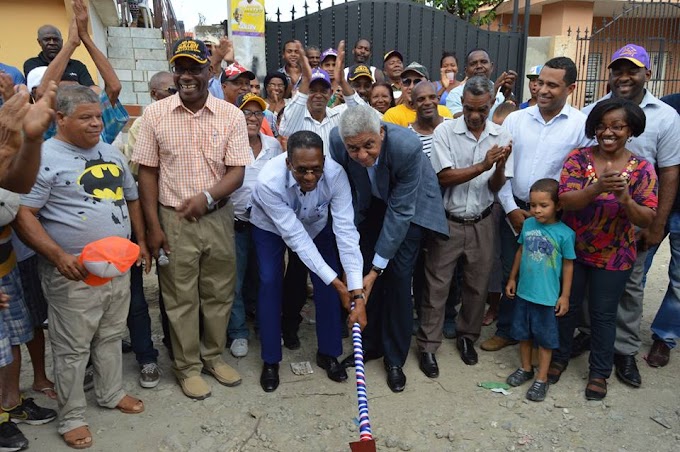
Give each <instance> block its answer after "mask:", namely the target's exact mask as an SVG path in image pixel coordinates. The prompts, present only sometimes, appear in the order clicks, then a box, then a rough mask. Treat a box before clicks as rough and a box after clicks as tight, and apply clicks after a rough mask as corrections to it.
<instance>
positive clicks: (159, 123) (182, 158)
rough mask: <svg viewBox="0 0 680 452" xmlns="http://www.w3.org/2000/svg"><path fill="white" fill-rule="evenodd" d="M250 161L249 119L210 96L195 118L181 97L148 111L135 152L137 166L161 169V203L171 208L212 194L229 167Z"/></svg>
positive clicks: (153, 105) (170, 99)
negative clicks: (204, 193) (210, 190)
mask: <svg viewBox="0 0 680 452" xmlns="http://www.w3.org/2000/svg"><path fill="white" fill-rule="evenodd" d="M252 160H253V153H252V151H251V150H250V144H249V142H248V131H247V129H246V120H245V116H243V113H242V112H241V110H239V109H238V108H236V107H235V106H233V105H231V104H229V103H227V102H225V101H223V100H219V99H216V98H215V97H213V96H211V95H208V98H207V100H206V103H205V106H204V107H203V108H202V109H200V110H199V111H197V112H196V113H194V112H192V111H191V110H189V109H187V108H186V107H184V105H183V104H182V102H181V100H180V98H179V94H175V95H173V96H170V97H167V98H165V99H163V100H159V101H158V102H154V103H152V104H151V105H149V106H148V107H146V109H145V110H144V114H143V115H142V124H141V126H140V130H139V134H138V135H137V142H136V143H135V147H134V149H133V151H132V161H133V162H136V163H139V164H140V165H144V166H149V167H154V168H156V167H157V168H159V178H158V184H159V192H158V201H159V202H160V203H161V204H163V205H164V206H167V207H178V206H179V205H180V204H181V203H182V201H183V200H185V199H188V198H191V197H192V196H195V195H196V194H198V193H201V192H203V191H204V190H208V189H209V188H211V187H212V186H214V185H215V184H216V183H217V182H219V181H220V180H221V179H222V177H224V175H225V174H226V173H227V167H229V166H246V165H249V164H250V163H251V162H252Z"/></svg>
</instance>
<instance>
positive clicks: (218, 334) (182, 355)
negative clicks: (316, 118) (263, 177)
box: [132, 38, 253, 400]
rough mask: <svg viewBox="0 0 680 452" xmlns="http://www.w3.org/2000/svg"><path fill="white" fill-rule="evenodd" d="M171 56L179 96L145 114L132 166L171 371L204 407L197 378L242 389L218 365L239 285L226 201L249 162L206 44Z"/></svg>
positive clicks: (204, 388)
mask: <svg viewBox="0 0 680 452" xmlns="http://www.w3.org/2000/svg"><path fill="white" fill-rule="evenodd" d="M172 55H173V56H172V58H171V59H170V64H171V65H172V72H173V74H174V81H175V86H176V88H177V90H178V93H177V95H173V96H170V97H167V98H165V99H163V100H160V101H158V102H154V103H153V104H151V105H149V106H148V107H146V109H145V110H144V115H143V116H142V125H141V129H140V131H139V136H138V137H137V143H136V145H135V149H134V151H133V154H132V160H133V161H134V162H136V163H138V164H139V191H140V199H141V201H142V208H143V211H144V216H145V217H146V219H147V229H148V244H149V248H150V250H151V251H152V253H153V255H154V256H155V257H156V258H158V255H159V254H158V253H159V250H160V249H161V248H162V249H163V250H165V252H166V253H167V256H168V259H169V261H170V262H169V264H168V265H165V266H161V267H159V269H158V270H159V277H160V286H161V290H162V292H163V301H164V303H165V310H166V312H167V314H168V320H169V321H170V333H171V334H170V337H171V341H172V350H173V353H174V359H173V370H174V373H175V376H176V378H177V379H178V380H179V383H180V385H181V387H182V391H183V392H184V394H185V395H186V396H187V397H189V398H192V399H198V400H201V399H205V398H206V397H209V396H210V395H211V392H210V386H209V385H208V383H207V382H206V381H205V380H204V379H203V377H201V373H207V374H210V375H212V376H213V377H214V378H215V379H216V380H217V381H218V382H219V383H220V384H222V385H225V386H235V385H238V384H239V383H241V377H240V376H239V374H238V372H236V370H234V369H233V368H232V367H230V366H229V365H227V364H226V363H225V362H224V360H223V358H222V353H223V352H224V348H225V345H226V340H227V337H226V334H225V331H226V329H227V322H228V320H229V312H230V310H231V304H232V300H233V297H234V282H235V279H236V278H235V274H236V256H235V252H234V215H233V207H232V203H231V201H230V200H229V196H230V195H231V194H232V193H233V192H234V191H235V190H236V189H237V188H239V187H240V186H241V184H242V182H243V175H244V166H245V165H248V164H250V163H251V162H252V158H253V154H252V152H250V146H249V145H248V133H247V128H246V121H245V118H244V115H243V113H241V112H240V111H239V110H238V108H236V107H235V106H234V105H232V104H229V103H227V102H223V101H220V100H219V99H216V98H215V97H213V96H211V95H210V94H209V93H208V80H209V79H210V70H209V66H210V64H209V61H208V55H207V50H206V48H205V44H203V42H202V41H198V40H194V39H189V38H185V39H181V40H179V41H177V42H176V43H175V45H174V48H173V52H172ZM199 317H200V318H201V320H202V321H203V331H202V334H201V332H200V330H199V327H198V323H199V322H198V321H199Z"/></svg>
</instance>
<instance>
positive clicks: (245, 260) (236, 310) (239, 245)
mask: <svg viewBox="0 0 680 452" xmlns="http://www.w3.org/2000/svg"><path fill="white" fill-rule="evenodd" d="M250 231H251V226H250V225H247V226H246V227H245V229H242V230H236V228H234V239H235V242H236V290H235V292H234V303H233V304H232V305H231V316H230V317H229V326H227V335H228V337H229V339H232V340H233V339H248V338H249V337H250V331H249V330H248V325H246V305H245V302H244V296H243V295H244V284H243V283H244V282H245V280H246V274H247V271H248V266H249V265H253V264H254V263H255V259H251V258H250V257H251V253H253V254H254V252H255V248H254V246H253V242H252V238H251V236H250Z"/></svg>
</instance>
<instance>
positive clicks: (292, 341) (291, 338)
mask: <svg viewBox="0 0 680 452" xmlns="http://www.w3.org/2000/svg"><path fill="white" fill-rule="evenodd" d="M283 345H284V346H285V347H286V348H287V349H288V350H298V349H299V348H300V338H299V337H298V335H297V334H296V333H293V334H284V335H283Z"/></svg>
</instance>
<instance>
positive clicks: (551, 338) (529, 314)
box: [510, 295, 560, 350]
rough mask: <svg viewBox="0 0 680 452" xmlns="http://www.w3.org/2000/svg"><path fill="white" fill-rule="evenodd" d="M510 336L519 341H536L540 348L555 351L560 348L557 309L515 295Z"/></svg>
mask: <svg viewBox="0 0 680 452" xmlns="http://www.w3.org/2000/svg"><path fill="white" fill-rule="evenodd" d="M511 303H514V304H515V306H514V310H513V311H514V316H513V318H512V326H511V328H510V336H512V338H513V339H516V340H518V341H528V340H532V339H533V340H534V342H535V343H536V344H538V346H539V347H543V348H546V349H550V350H555V349H557V348H559V346H560V336H559V332H558V330H557V317H555V307H554V306H546V305H542V304H538V303H532V302H530V301H526V300H525V299H523V298H521V297H518V296H517V295H515V298H514V300H512V301H511Z"/></svg>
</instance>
